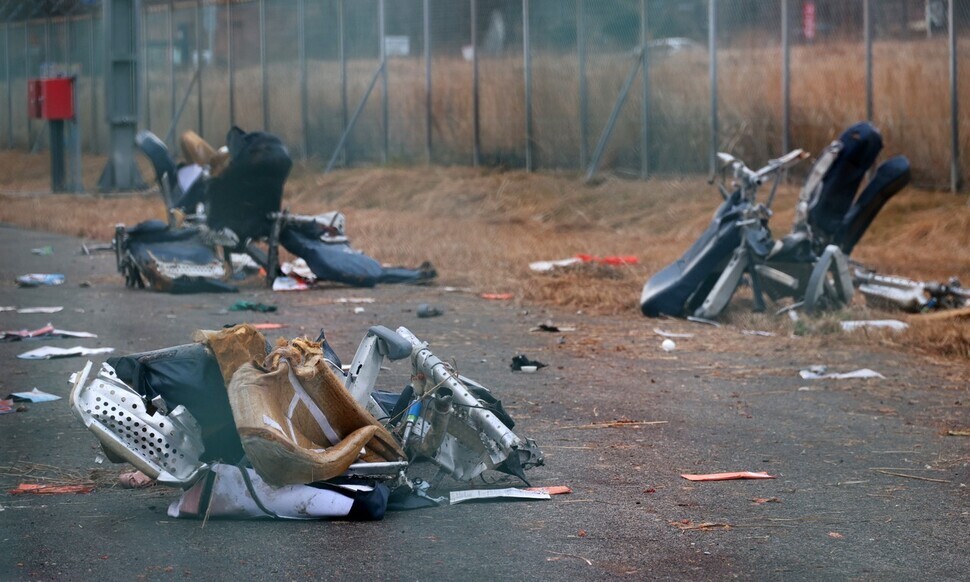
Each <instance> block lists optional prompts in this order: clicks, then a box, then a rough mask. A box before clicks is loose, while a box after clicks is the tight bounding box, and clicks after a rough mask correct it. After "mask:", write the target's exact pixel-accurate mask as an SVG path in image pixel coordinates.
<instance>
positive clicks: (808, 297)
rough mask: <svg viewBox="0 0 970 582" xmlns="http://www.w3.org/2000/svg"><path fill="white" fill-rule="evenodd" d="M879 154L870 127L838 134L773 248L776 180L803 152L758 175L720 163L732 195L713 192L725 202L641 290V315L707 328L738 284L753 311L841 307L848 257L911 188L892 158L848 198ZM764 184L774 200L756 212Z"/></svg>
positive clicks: (848, 291) (899, 159) (847, 285)
mask: <svg viewBox="0 0 970 582" xmlns="http://www.w3.org/2000/svg"><path fill="white" fill-rule="evenodd" d="M881 150H882V136H881V135H880V134H879V132H878V130H877V129H876V128H875V127H873V126H872V125H871V124H869V123H867V122H861V123H857V124H855V125H853V126H851V127H849V128H848V129H846V130H845V131H844V132H843V133H842V134H841V135H840V137H839V138H838V139H837V140H835V141H833V142H832V144H831V145H829V146H828V147H827V148H826V149H825V151H823V152H822V154H821V155H820V156H819V158H818V160H817V161H816V163H815V165H814V166H813V167H812V170H811V172H810V174H809V176H808V178H807V179H806V182H805V185H804V187H803V188H802V190H801V193H800V194H799V198H798V202H797V206H796V215H795V223H794V226H793V228H792V231H791V233H790V234H788V235H786V236H785V237H783V238H781V239H780V240H774V239H773V238H772V236H771V231H770V229H769V228H768V222H769V219H770V217H771V209H770V206H771V202H772V201H773V199H774V195H775V192H776V188H777V185H778V181H779V178H780V176H781V175H782V171H783V170H784V169H785V168H787V167H789V166H791V165H794V163H797V161H798V160H799V159H800V158H801V157H802V152H801V150H796V151H795V152H791V153H789V154H787V155H786V156H782V157H781V158H779V159H777V160H772V161H771V162H770V163H769V164H768V165H767V166H765V167H764V168H762V169H761V170H758V171H753V170H750V169H748V168H747V167H746V166H745V165H744V164H743V162H741V161H740V160H737V159H736V158H734V157H733V156H730V155H728V154H719V158H720V159H721V160H722V161H724V162H726V165H727V166H728V167H730V168H732V169H733V171H734V175H733V178H734V180H735V186H736V187H735V189H734V190H733V191H730V190H728V189H727V188H725V187H724V186H723V185H720V188H721V193H722V196H723V197H724V202H723V203H722V204H721V206H720V207H719V208H718V210H717V212H716V213H715V215H714V219H713V220H712V222H711V224H710V225H709V226H708V228H707V230H706V231H705V232H704V233H703V234H702V235H701V237H700V238H699V239H698V240H697V242H695V243H694V245H692V246H691V247H690V248H689V249H688V250H687V251H686V252H685V253H684V255H683V256H682V257H681V258H680V259H678V260H677V261H676V262H674V263H673V264H671V265H669V266H667V267H666V268H664V269H662V270H661V271H659V272H657V273H656V274H655V275H654V276H653V277H651V278H650V279H649V280H648V281H647V283H646V284H645V285H644V288H643V292H642V293H641V296H640V308H641V311H642V312H643V314H644V315H646V316H649V317H657V316H659V315H670V316H675V317H684V316H691V315H692V316H695V317H701V318H707V319H710V318H715V317H717V316H718V315H720V313H721V312H722V311H723V310H724V308H725V307H727V304H728V303H729V302H730V300H731V298H732V296H733V295H734V293H735V291H736V290H737V288H738V286H739V285H740V284H741V282H742V281H743V277H744V275H745V274H746V275H747V276H748V279H749V280H750V282H751V287H752V291H753V293H754V301H755V309H756V310H759V311H760V310H764V308H765V305H764V299H763V295H765V294H767V295H768V296H769V297H770V298H771V299H772V300H775V301H777V300H779V299H782V298H787V297H791V298H794V299H795V302H796V303H801V304H803V305H804V307H805V309H806V311H809V312H812V311H818V310H822V309H826V308H833V307H838V306H841V305H846V304H847V303H848V302H849V301H850V300H851V297H852V293H853V287H852V280H851V275H850V273H849V270H848V260H847V257H848V254H849V253H850V252H851V251H852V249H853V248H854V247H855V245H856V244H857V243H858V242H859V240H860V238H861V237H862V235H863V234H864V233H865V231H866V229H867V228H868V227H869V225H870V224H871V223H872V221H873V219H874V218H875V216H876V214H877V213H878V212H879V211H880V210H881V209H882V207H883V206H884V205H885V204H886V202H887V201H888V200H889V199H890V198H892V197H893V196H894V195H895V194H897V193H898V192H899V191H900V190H902V188H903V187H904V186H905V185H906V184H907V183H909V178H910V172H909V162H908V161H907V160H906V158H905V157H903V156H896V157H894V158H892V159H890V160H888V161H886V162H885V163H883V164H882V165H880V166H879V168H878V169H877V170H876V172H875V175H874V177H873V179H872V180H871V181H870V182H869V183H868V184H867V185H866V187H865V189H864V190H863V192H862V193H861V194H860V195H859V196H858V197H856V193H857V191H858V189H859V186H860V184H861V183H862V180H863V179H864V177H865V175H866V173H867V172H868V171H869V168H871V167H872V165H873V163H874V162H875V160H876V157H877V156H878V154H879V152H880V151H881ZM796 154H797V155H796ZM770 176H774V177H775V182H774V186H773V189H772V193H771V195H770V196H769V197H768V200H767V203H761V202H757V201H756V200H755V193H756V192H757V189H758V187H759V186H760V185H761V184H762V183H763V182H765V181H767V179H768V178H769V177H770Z"/></svg>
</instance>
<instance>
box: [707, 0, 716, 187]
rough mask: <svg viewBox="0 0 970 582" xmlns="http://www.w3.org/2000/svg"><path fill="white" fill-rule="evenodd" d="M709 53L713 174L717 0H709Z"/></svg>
mask: <svg viewBox="0 0 970 582" xmlns="http://www.w3.org/2000/svg"><path fill="white" fill-rule="evenodd" d="M707 29H708V39H707V44H708V49H707V51H708V54H709V60H710V65H709V66H710V84H711V154H710V155H711V157H710V166H711V175H712V176H713V175H714V174H716V173H717V148H718V135H717V132H718V128H717V0H708V1H707Z"/></svg>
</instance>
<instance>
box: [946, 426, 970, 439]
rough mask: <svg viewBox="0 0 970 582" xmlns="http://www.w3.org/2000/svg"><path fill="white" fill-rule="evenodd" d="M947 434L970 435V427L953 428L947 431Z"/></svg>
mask: <svg viewBox="0 0 970 582" xmlns="http://www.w3.org/2000/svg"><path fill="white" fill-rule="evenodd" d="M946 436H968V437H970V428H951V429H950V430H948V431H946Z"/></svg>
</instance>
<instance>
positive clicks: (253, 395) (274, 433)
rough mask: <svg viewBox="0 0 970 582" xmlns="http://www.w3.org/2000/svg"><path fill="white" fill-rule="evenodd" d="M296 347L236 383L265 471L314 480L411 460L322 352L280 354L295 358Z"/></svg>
mask: <svg viewBox="0 0 970 582" xmlns="http://www.w3.org/2000/svg"><path fill="white" fill-rule="evenodd" d="M303 341H304V342H305V340H303ZM293 346H294V344H290V345H289V346H282V347H280V348H278V349H277V351H275V352H274V353H273V354H271V355H270V357H269V358H267V363H269V362H272V366H271V367H270V369H269V370H268V371H264V370H262V369H259V368H257V367H255V366H253V365H252V364H250V363H246V364H243V365H242V366H240V367H239V369H238V370H236V372H235V373H234V374H233V375H232V380H231V381H230V382H229V387H228V391H229V403H230V405H231V406H232V414H233V417H234V419H235V421H236V428H237V430H238V431H239V437H240V439H241V440H242V446H243V449H244V450H245V451H246V455H247V457H249V461H250V462H251V463H252V465H253V468H254V469H255V470H256V472H257V473H259V476H260V477H262V478H263V480H265V481H266V482H268V483H270V484H273V485H277V486H281V485H289V484H298V483H311V482H313V481H321V480H327V479H332V478H334V477H337V476H339V475H341V474H343V473H344V472H345V471H346V470H347V468H348V467H350V465H351V464H352V463H355V462H358V461H362V462H380V461H398V460H403V459H404V458H405V457H404V453H403V451H402V450H401V448H400V447H399V446H398V444H397V442H396V441H395V440H394V437H393V436H392V435H391V434H390V433H389V432H388V431H387V430H386V429H385V428H384V427H383V426H381V425H380V423H378V422H377V420H376V419H374V417H373V416H371V415H370V414H369V413H368V412H367V411H366V410H364V409H363V408H362V407H361V406H360V405H359V404H357V402H355V401H354V400H353V398H352V397H351V396H350V393H349V392H347V389H346V388H345V387H344V386H343V384H342V383H341V382H340V380H339V379H337V377H336V376H335V375H334V373H333V372H332V371H331V370H330V369H329V368H328V367H327V364H326V363H325V362H324V361H323V359H322V358H321V357H319V356H313V357H311V358H309V359H308V361H306V362H305V363H304V362H300V361H297V362H294V361H292V360H291V359H288V358H287V357H279V354H280V352H283V353H286V354H287V355H292V352H293ZM274 354H275V355H276V357H274Z"/></svg>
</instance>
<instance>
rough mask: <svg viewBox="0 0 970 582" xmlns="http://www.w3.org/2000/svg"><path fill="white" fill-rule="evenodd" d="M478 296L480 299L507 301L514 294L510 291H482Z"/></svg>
mask: <svg viewBox="0 0 970 582" xmlns="http://www.w3.org/2000/svg"><path fill="white" fill-rule="evenodd" d="M479 297H481V298H482V299H489V300H491V301H508V300H509V299H512V298H513V297H515V295H513V294H511V293H482V294H481V295H479Z"/></svg>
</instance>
